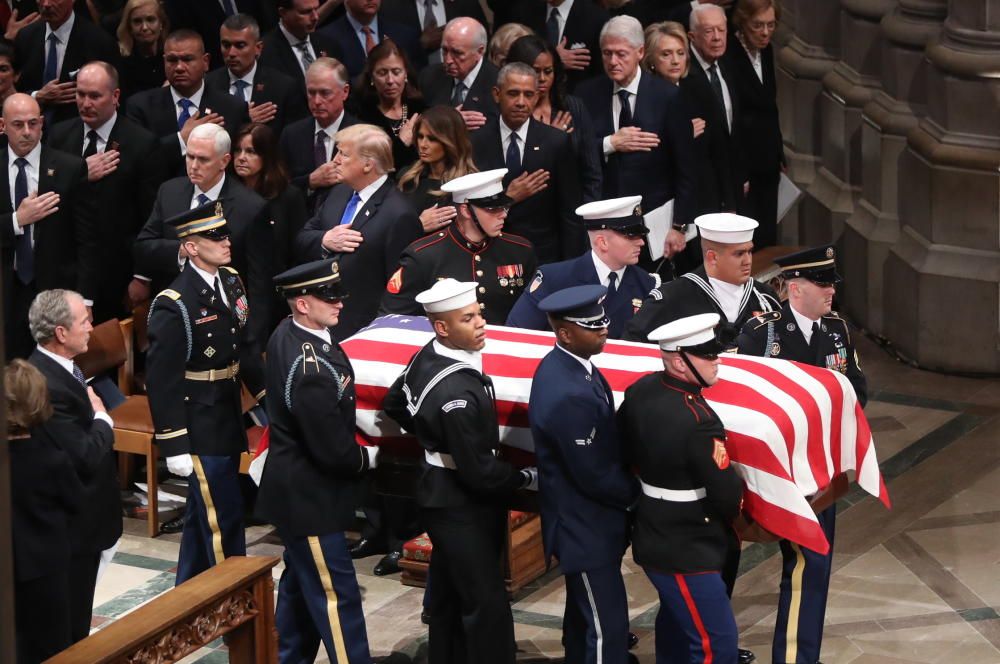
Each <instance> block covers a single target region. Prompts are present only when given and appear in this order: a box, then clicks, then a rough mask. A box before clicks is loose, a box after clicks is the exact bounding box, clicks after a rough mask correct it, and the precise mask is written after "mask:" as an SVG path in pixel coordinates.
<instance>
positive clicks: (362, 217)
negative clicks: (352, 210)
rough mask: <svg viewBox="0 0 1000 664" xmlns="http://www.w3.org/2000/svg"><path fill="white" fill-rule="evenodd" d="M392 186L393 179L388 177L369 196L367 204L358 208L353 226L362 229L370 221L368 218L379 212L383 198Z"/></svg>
mask: <svg viewBox="0 0 1000 664" xmlns="http://www.w3.org/2000/svg"><path fill="white" fill-rule="evenodd" d="M391 186H392V179H391V178H390V179H388V180H386V181H385V182H383V183H382V186H381V187H379V188H378V189H376V190H375V193H374V194H372V195H371V197H369V199H368V200H367V201H365V204H364V205H363V206H362V207H361V209H360V210H358V213H357V214H356V215H354V222H353V223H352V224H351V228H352V229H354V230H356V231H360V230H361V228H362V227H363V226H364V225H365V224H367V223H368V220H369V219H371V218H372V217H374V216H375V214H376V213H377V212H378V207H379V205H381V204H382V201H383V199H385V195H386V191H387V190H388V188H389V187H391Z"/></svg>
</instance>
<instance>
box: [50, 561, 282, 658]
mask: <svg viewBox="0 0 1000 664" xmlns="http://www.w3.org/2000/svg"><path fill="white" fill-rule="evenodd" d="M279 560H280V559H279V558H277V557H274V556H266V557H261V556H253V557H244V556H233V557H231V558H227V559H225V560H224V561H222V562H221V563H220V564H218V565H216V566H215V567H213V568H211V569H209V570H208V571H206V572H202V573H201V574H199V575H198V576H196V577H194V578H193V579H190V580H188V581H187V582H185V583H182V584H181V585H179V586H177V587H176V588H174V589H172V590H168V591H167V592H165V593H164V594H162V595H160V596H159V597H157V598H156V599H154V600H152V601H151V602H149V603H148V604H144V605H142V606H140V607H139V608H138V609H136V610H135V611H133V612H132V613H128V614H126V615H124V616H122V617H121V618H119V619H118V620H116V621H115V622H113V623H111V624H110V625H108V626H107V627H105V628H103V629H101V630H100V631H98V632H95V633H94V634H91V635H90V636H88V637H87V638H86V639H84V640H83V641H80V642H79V643H76V644H74V645H72V646H70V647H69V648H67V649H66V650H64V651H63V652H61V653H59V654H58V655H56V656H55V657H53V658H51V659H49V660H47V662H49V663H50V664H105V663H108V664H110V663H112V662H115V663H118V662H136V663H138V662H164V663H166V662H176V661H178V660H180V659H183V658H184V657H186V656H187V655H189V654H191V653H192V652H194V651H196V650H197V649H198V648H201V647H203V646H205V645H207V644H209V643H211V642H212V641H214V640H215V639H217V638H219V637H220V636H225V637H226V645H227V646H228V648H229V661H230V662H234V663H235V662H239V663H240V664H249V663H254V664H266V663H269V662H276V661H278V637H277V631H276V629H275V626H274V581H273V579H272V576H271V574H272V573H271V568H273V567H274V566H275V565H277V564H278V562H279Z"/></svg>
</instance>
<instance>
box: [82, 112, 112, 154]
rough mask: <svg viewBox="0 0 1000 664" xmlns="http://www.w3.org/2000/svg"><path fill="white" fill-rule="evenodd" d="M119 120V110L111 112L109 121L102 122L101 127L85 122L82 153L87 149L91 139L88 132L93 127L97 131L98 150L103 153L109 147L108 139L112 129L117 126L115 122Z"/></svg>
mask: <svg viewBox="0 0 1000 664" xmlns="http://www.w3.org/2000/svg"><path fill="white" fill-rule="evenodd" d="M117 121H118V112H117V111H116V112H114V113H112V114H111V118H110V119H108V121H107V122H105V123H104V124H102V125H101V126H100V127H91V126H89V125H88V124H87V123H84V124H83V150H81V151H80V154H81V155H82V154H83V152H84V151H85V150H86V149H87V143H88V141H89V139H88V138H87V134H88V133H89V132H90V130H91V129H93V130H94V131H96V132H97V152H98V153H101V152H104V151H105V150H107V149H108V141H109V140H110V139H111V130H112V129H114V128H115V122H117Z"/></svg>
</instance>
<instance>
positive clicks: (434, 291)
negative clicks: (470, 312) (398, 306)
mask: <svg viewBox="0 0 1000 664" xmlns="http://www.w3.org/2000/svg"><path fill="white" fill-rule="evenodd" d="M476 286H478V284H477V283H476V282H475V281H458V280H456V279H452V278H451V277H449V278H447V279H441V280H440V281H438V282H437V283H435V284H434V285H433V286H431V287H430V288H428V289H427V290H425V291H423V292H422V293H419V294H417V297H416V300H417V302H418V303H420V304H421V305H423V307H424V311H426V312H427V313H429V314H439V313H441V312H443V311H454V310H456V309H461V308H462V307H466V306H468V305H470V304H472V303H473V302H475V301H476Z"/></svg>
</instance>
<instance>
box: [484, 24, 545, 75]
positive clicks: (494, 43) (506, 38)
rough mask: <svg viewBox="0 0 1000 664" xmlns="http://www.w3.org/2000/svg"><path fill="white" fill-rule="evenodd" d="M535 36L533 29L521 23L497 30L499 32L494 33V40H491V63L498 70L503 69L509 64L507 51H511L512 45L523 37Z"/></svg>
mask: <svg viewBox="0 0 1000 664" xmlns="http://www.w3.org/2000/svg"><path fill="white" fill-rule="evenodd" d="M533 34H535V33H534V31H533V30H532V29H531V28H529V27H528V26H526V25H522V24H521V23H505V24H503V25H502V26H500V27H499V28H497V31H496V32H494V33H493V38H492V39H490V48H489V55H490V62H492V63H493V64H495V65H496V66H497V67H498V68H499V67H503V66H504V65H505V64H507V51H509V50H510V45H511V44H513V43H514V42H515V41H517V40H518V39H520V38H521V37H525V36H527V35H533Z"/></svg>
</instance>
